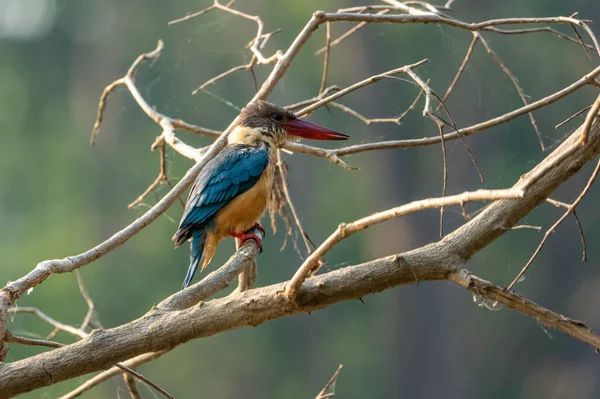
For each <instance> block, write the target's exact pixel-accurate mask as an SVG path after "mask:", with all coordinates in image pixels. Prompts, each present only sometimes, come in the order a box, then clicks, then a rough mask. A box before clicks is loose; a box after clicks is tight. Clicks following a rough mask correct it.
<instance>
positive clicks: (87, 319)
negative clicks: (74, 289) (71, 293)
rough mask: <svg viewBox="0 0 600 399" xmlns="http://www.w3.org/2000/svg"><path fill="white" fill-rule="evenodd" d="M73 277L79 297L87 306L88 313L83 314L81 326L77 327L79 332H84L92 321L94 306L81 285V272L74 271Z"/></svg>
mask: <svg viewBox="0 0 600 399" xmlns="http://www.w3.org/2000/svg"><path fill="white" fill-rule="evenodd" d="M75 275H76V276H77V286H78V287H79V292H80V293H81V296H82V297H83V299H85V302H86V303H87V305H88V311H87V313H86V314H85V317H84V319H83V322H82V323H81V326H79V329H80V330H81V331H85V329H86V328H87V327H88V326H89V325H90V321H91V320H92V316H93V315H94V309H95V308H96V307H95V305H94V301H92V298H91V297H90V296H89V294H88V293H87V290H86V289H85V285H84V284H83V280H82V278H81V272H80V271H79V269H77V270H75Z"/></svg>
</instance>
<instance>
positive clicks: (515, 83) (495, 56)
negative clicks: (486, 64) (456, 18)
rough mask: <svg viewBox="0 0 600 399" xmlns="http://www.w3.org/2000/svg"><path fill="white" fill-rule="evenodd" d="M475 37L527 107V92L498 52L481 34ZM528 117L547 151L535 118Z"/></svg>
mask: <svg viewBox="0 0 600 399" xmlns="http://www.w3.org/2000/svg"><path fill="white" fill-rule="evenodd" d="M473 35H474V36H475V37H479V41H481V44H483V47H485V51H487V53H488V54H489V55H490V56H491V57H492V59H493V60H494V61H496V63H497V64H498V65H499V66H500V68H501V69H502V70H503V71H504V73H505V74H506V76H508V77H509V79H510V81H511V82H512V84H513V86H515V88H516V89H517V92H518V93H519V97H521V101H523V104H524V105H527V104H528V103H527V97H526V96H525V92H523V89H522V88H521V85H520V84H519V81H518V80H517V77H516V76H515V75H514V74H513V73H512V72H511V70H510V69H509V68H508V67H507V66H506V64H505V63H504V61H502V59H501V58H500V57H499V56H498V54H496V52H494V50H492V48H491V47H490V46H489V44H488V42H487V40H485V39H484V38H483V36H482V35H481V34H480V33H479V32H473ZM528 115H529V120H530V121H531V125H532V126H533V129H534V130H535V134H536V135H537V138H538V140H539V142H540V146H541V147H542V151H545V150H546V147H544V141H543V140H542V134H541V133H540V130H539V129H538V126H537V123H536V122H535V118H534V117H533V113H531V112H529V113H528Z"/></svg>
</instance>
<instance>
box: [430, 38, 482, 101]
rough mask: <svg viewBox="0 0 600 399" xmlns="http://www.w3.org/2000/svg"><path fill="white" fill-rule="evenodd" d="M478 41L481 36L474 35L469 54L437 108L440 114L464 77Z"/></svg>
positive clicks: (468, 50)
mask: <svg viewBox="0 0 600 399" xmlns="http://www.w3.org/2000/svg"><path fill="white" fill-rule="evenodd" d="M478 40H479V36H478V35H473V39H472V40H471V44H469V48H468V49H467V54H466V55H465V58H464V59H463V61H462V63H461V64H460V67H458V71H456V75H454V79H452V83H450V86H448V89H446V93H445V94H444V97H442V101H441V102H440V104H438V106H437V107H436V109H435V112H439V111H440V108H441V107H442V103H445V102H446V101H447V100H448V97H450V94H451V93H452V90H454V87H455V86H456V83H458V79H460V77H461V76H462V74H463V72H464V71H465V68H466V67H467V64H468V62H469V60H470V59H471V55H473V50H474V49H475V45H476V44H477V41H478Z"/></svg>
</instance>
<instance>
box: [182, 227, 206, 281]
mask: <svg viewBox="0 0 600 399" xmlns="http://www.w3.org/2000/svg"><path fill="white" fill-rule="evenodd" d="M205 244H206V231H204V230H203V229H199V230H195V231H194V232H193V233H192V241H191V243H190V267H188V270H187V273H186V275H185V280H183V287H182V289H185V288H187V287H188V286H189V285H190V283H191V282H192V279H193V278H194V273H196V269H197V268H198V264H199V263H200V260H201V259H202V254H203V253H204V245H205Z"/></svg>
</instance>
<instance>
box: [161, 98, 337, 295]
mask: <svg viewBox="0 0 600 399" xmlns="http://www.w3.org/2000/svg"><path fill="white" fill-rule="evenodd" d="M290 136H291V137H290ZM300 138H307V139H313V140H346V139H348V136H347V135H345V134H342V133H338V132H336V131H333V130H330V129H327V128H325V127H322V126H319V125H317V124H314V123H311V122H308V121H306V120H303V119H300V118H298V117H297V116H296V115H295V114H294V113H293V112H292V111H290V110H288V109H286V108H282V107H279V106H277V105H275V104H271V103H269V102H266V101H262V100H257V101H255V102H252V103H250V104H248V106H246V107H245V108H244V109H243V110H242V112H241V113H240V116H239V118H238V123H237V126H235V128H234V129H233V130H232V132H231V133H230V134H229V136H228V138H227V145H226V146H225V148H223V150H222V151H221V152H219V154H218V155H217V156H216V157H214V158H213V159H211V160H210V161H209V162H208V163H207V164H206V166H205V167H204V168H203V169H202V171H200V174H199V175H198V177H197V178H196V181H195V182H194V185H193V186H192V189H191V190H190V193H189V195H188V199H187V202H186V205H185V210H184V212H183V216H182V218H181V222H180V224H179V229H177V231H176V232H175V235H174V236H173V238H172V240H173V241H175V248H177V247H178V246H180V245H181V244H183V243H184V242H186V241H187V240H191V242H190V266H189V268H188V271H187V274H186V276H185V279H184V281H183V288H184V289H185V288H187V287H188V286H189V285H190V283H191V281H192V279H193V277H194V273H195V272H196V269H197V268H198V266H199V265H200V267H201V270H202V269H204V268H205V267H206V266H207V265H208V264H209V263H210V261H211V259H212V257H213V256H214V254H215V252H216V249H217V245H218V244H219V242H221V241H222V240H224V239H225V238H227V237H229V236H231V237H235V238H238V239H240V241H241V243H240V246H241V244H243V243H244V242H245V241H246V240H248V239H254V240H255V241H256V243H257V244H258V248H259V250H260V251H261V252H262V241H261V238H260V237H258V235H256V234H254V229H255V228H256V229H258V230H260V231H261V232H262V233H263V235H264V232H265V230H264V228H263V227H262V226H261V225H260V224H258V220H259V219H260V218H261V217H262V216H263V215H264V213H265V211H266V209H267V203H268V200H269V198H270V197H271V191H272V189H273V176H274V172H275V166H276V162H277V147H278V146H279V145H281V144H282V143H283V142H284V141H286V140H289V139H296V140H299V139H300Z"/></svg>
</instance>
